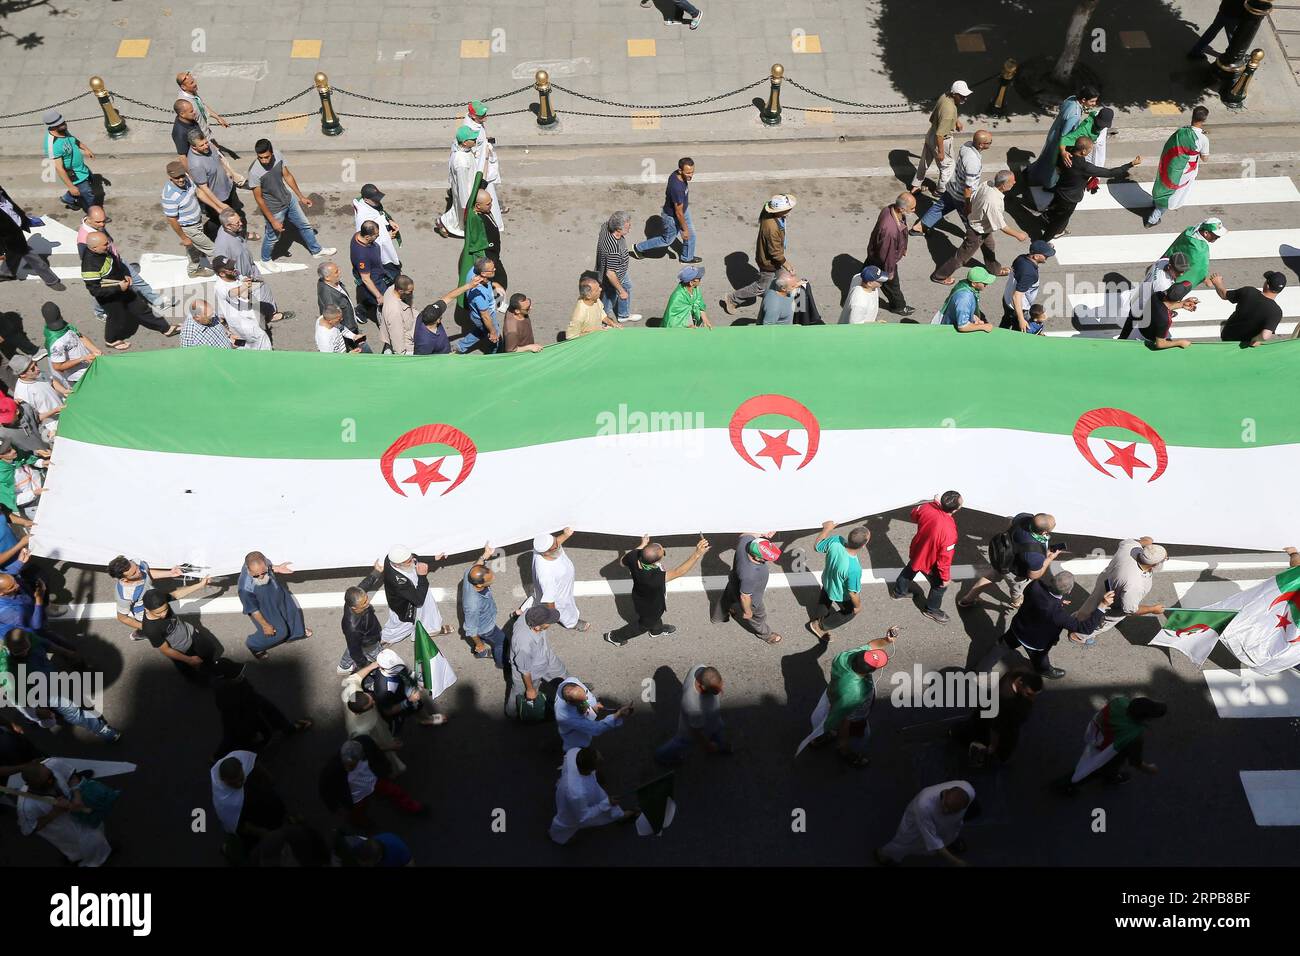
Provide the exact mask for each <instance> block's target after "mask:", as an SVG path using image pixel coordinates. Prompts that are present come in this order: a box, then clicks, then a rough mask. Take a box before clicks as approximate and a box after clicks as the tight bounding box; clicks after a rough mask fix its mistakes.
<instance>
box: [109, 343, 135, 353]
mask: <svg viewBox="0 0 1300 956" xmlns="http://www.w3.org/2000/svg"><path fill="white" fill-rule="evenodd" d="M106 344H107V345H108V347H109V348H110V349H117V350H118V351H119V352H124V351H126V350H127V349H129V348H130V347H131V343H130V342H108V343H106Z"/></svg>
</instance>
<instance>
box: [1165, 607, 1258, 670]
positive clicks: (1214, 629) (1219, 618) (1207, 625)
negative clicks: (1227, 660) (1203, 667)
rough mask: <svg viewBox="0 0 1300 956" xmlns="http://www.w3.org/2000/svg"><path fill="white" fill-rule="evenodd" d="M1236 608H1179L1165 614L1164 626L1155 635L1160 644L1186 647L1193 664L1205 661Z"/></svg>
mask: <svg viewBox="0 0 1300 956" xmlns="http://www.w3.org/2000/svg"><path fill="white" fill-rule="evenodd" d="M1236 616H1237V612H1236V611H1209V610H1195V609H1192V608H1177V609H1175V610H1172V611H1169V612H1168V613H1166V614H1165V626H1164V629H1163V630H1162V631H1161V632H1160V633H1159V634H1157V635H1156V636H1155V637H1154V638H1152V639H1151V643H1152V644H1153V645H1156V646H1158V647H1172V648H1174V649H1175V650H1179V651H1182V652H1183V653H1184V654H1186V655H1187V657H1188V658H1189V659H1190V660H1191V662H1192V663H1193V664H1204V663H1205V659H1206V658H1207V657H1209V656H1210V651H1212V650H1214V645H1215V644H1217V643H1218V642H1219V636H1220V635H1221V634H1222V633H1223V629H1224V628H1225V627H1227V626H1228V622H1229V621H1231V620H1232V619H1233V618H1234V617H1236Z"/></svg>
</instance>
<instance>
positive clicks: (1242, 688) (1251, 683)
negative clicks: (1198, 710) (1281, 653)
mask: <svg viewBox="0 0 1300 956" xmlns="http://www.w3.org/2000/svg"><path fill="white" fill-rule="evenodd" d="M1201 673H1202V674H1204V675H1205V684H1206V686H1207V687H1208V688H1209V690H1210V700H1212V701H1213V702H1214V709H1215V710H1217V711H1218V712H1219V716H1220V717H1223V718H1224V719H1227V720H1231V719H1235V718H1239V717H1300V674H1297V673H1296V672H1295V671H1293V670H1285V671H1283V672H1282V673H1280V674H1272V675H1268V676H1266V675H1263V674H1256V673H1255V672H1254V671H1228V670H1206V671H1202V672H1201Z"/></svg>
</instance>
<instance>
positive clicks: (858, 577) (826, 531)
mask: <svg viewBox="0 0 1300 956" xmlns="http://www.w3.org/2000/svg"><path fill="white" fill-rule="evenodd" d="M834 530H835V522H834V521H827V522H825V523H823V524H822V533H821V537H819V538H818V539H817V544H816V549H817V551H818V552H820V553H821V554H824V555H826V567H825V568H824V569H823V570H822V592H821V595H820V596H819V597H818V600H817V608H816V613H817V617H815V618H813V619H812V620H811V621H809V622H808V630H810V631H812V633H813V636H815V637H816V638H817V640H819V641H829V640H830V639H831V631H833V630H835V628H837V627H839V626H840V625H841V624H847V623H848V622H849V621H851V620H853V618H854V617H855V616H857V614H858V612H859V611H861V610H862V595H861V590H862V562H861V561H859V560H858V554H859V553H860V552H861V551H862V549H863V548H865V547H866V546H867V542H868V541H870V540H871V532H870V531H868V530H867V529H866V528H854V529H853V530H852V531H850V532H849V536H848V537H847V538H845V537H843V536H841V535H838V534H837V535H834V536H832V535H831V532H832V531H834Z"/></svg>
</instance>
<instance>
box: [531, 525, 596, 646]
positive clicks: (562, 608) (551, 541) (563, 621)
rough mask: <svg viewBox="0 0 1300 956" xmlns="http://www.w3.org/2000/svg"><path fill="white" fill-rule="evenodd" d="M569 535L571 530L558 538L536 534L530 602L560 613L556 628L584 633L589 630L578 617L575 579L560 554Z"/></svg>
mask: <svg viewBox="0 0 1300 956" xmlns="http://www.w3.org/2000/svg"><path fill="white" fill-rule="evenodd" d="M572 535H573V529H572V528H565V529H564V530H563V531H561V532H560V533H559V534H555V535H553V534H539V535H537V537H535V538H533V600H534V601H535V602H536V603H538V604H546V605H549V606H550V607H553V608H555V610H557V611H559V612H560V626H561V627H564V628H567V629H569V630H577V631H585V630H587V629H588V628H590V627H591V624H590V623H589V622H588V621H584V620H583V619H582V618H581V616H579V614H578V602H577V601H576V600H575V598H574V596H573V583H574V581H575V579H576V578H577V576H578V573H577V571H576V570H575V569H574V567H573V562H572V561H571V560H570V559H569V556H568V555H567V554H565V553H564V542H565V541H568V540H569V538H570V537H571V536H572Z"/></svg>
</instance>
